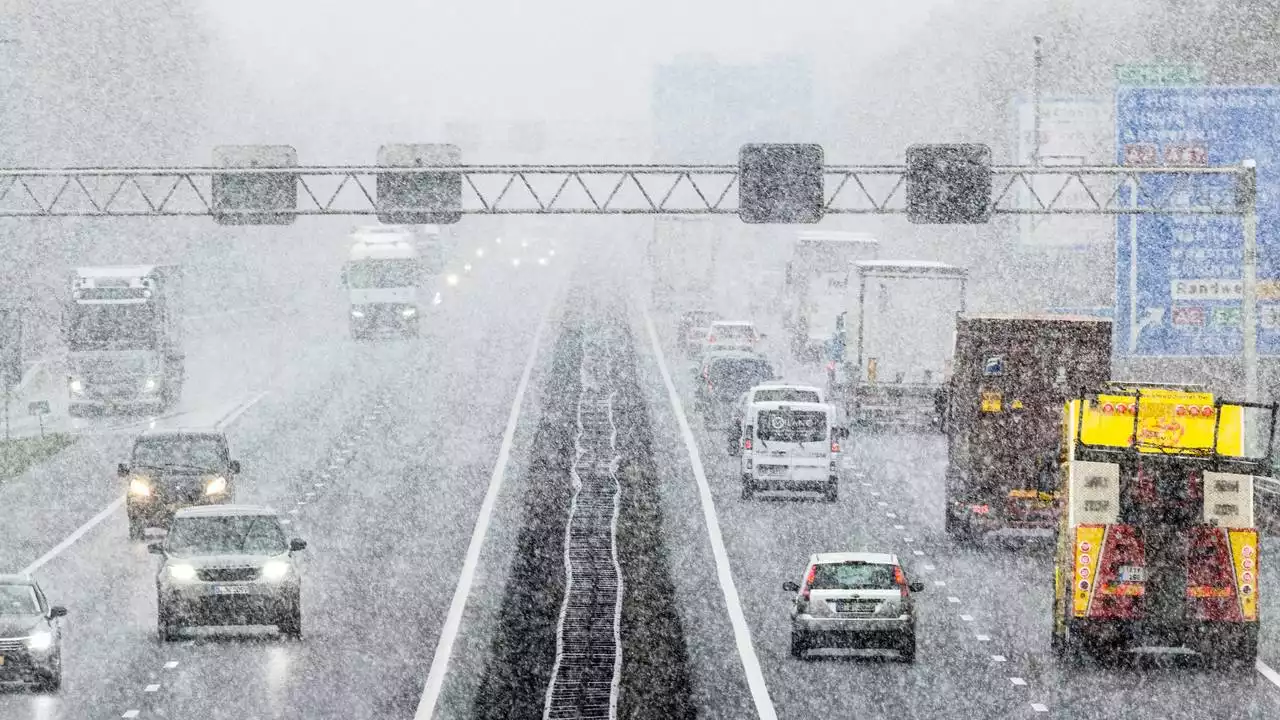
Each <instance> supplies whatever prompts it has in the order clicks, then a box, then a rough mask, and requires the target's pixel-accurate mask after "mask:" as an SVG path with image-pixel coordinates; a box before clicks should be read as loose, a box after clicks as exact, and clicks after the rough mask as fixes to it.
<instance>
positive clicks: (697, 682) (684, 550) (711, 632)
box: [632, 324, 785, 720]
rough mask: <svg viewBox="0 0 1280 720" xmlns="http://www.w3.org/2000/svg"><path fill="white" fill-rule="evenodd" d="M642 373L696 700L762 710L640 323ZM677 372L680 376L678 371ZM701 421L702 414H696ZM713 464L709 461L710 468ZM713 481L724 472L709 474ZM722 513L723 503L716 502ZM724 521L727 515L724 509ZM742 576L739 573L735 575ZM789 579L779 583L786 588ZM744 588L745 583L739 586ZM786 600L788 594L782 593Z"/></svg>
mask: <svg viewBox="0 0 1280 720" xmlns="http://www.w3.org/2000/svg"><path fill="white" fill-rule="evenodd" d="M632 333H633V336H634V338H635V347H636V354H637V361H638V365H639V366H638V368H637V372H639V373H640V378H641V382H640V386H641V388H642V389H643V390H644V391H645V393H646V400H647V401H648V404H649V418H650V421H651V423H652V432H653V439H654V442H653V445H652V449H653V454H654V462H655V463H656V466H657V471H658V474H659V476H660V477H662V478H663V482H662V484H661V487H660V491H661V497H662V519H663V530H664V533H665V534H666V539H665V542H666V548H667V561H668V563H669V567H670V571H671V581H672V583H673V585H674V586H675V592H676V595H677V600H676V602H675V606H676V609H677V610H678V611H679V613H680V621H681V624H682V626H683V629H684V637H685V646H686V648H687V649H688V653H689V662H688V664H689V673H690V677H691V681H692V686H693V688H692V690H693V702H694V704H695V706H696V707H697V708H698V717H700V718H708V719H711V718H725V719H726V720H728V719H733V720H737V719H738V718H747V717H754V716H755V715H756V709H755V705H754V703H753V702H752V698H751V692H750V689H749V688H748V686H747V681H746V675H745V673H744V670H743V664H742V659H741V657H740V656H739V654H738V648H737V645H736V642H735V638H734V633H733V626H732V625H731V624H730V622H729V615H728V608H727V607H726V603H725V600H724V593H723V592H722V591H721V589H720V588H719V586H718V584H717V583H716V580H715V575H716V572H715V569H716V560H715V557H714V555H713V553H712V549H711V542H710V539H709V535H708V528H707V525H706V522H705V520H704V516H703V512H702V501H701V498H700V497H699V492H698V488H697V481H696V479H695V478H694V475H693V470H692V467H691V459H690V457H689V453H688V451H687V449H686V448H685V444H684V440H683V438H682V436H681V433H680V430H679V426H678V421H677V419H676V416H675V410H674V409H673V408H672V406H671V402H670V399H669V398H668V397H667V393H666V389H665V384H664V381H663V379H662V376H661V373H660V372H659V370H658V367H657V360H656V357H655V356H654V354H653V351H652V345H651V344H650V342H649V337H648V333H647V331H646V329H645V328H644V327H643V326H640V327H636V326H635V324H633V326H632ZM663 354H664V358H665V359H666V362H667V365H668V371H669V372H672V373H673V374H674V373H678V372H679V371H680V370H681V368H680V367H679V365H678V363H679V362H680V358H679V357H678V356H673V355H671V354H670V353H669V352H668V351H667V350H666V349H665V348H664V351H663ZM673 379H676V381H677V382H678V379H677V378H673ZM688 420H689V421H690V423H691V424H692V423H694V422H695V421H696V420H697V418H696V417H690V418H688ZM706 470H708V468H704V471H706ZM708 480H709V481H717V480H718V478H715V477H713V476H709V477H708ZM716 507H717V512H720V511H721V510H722V507H721V505H720V503H717V504H716ZM721 522H722V524H723V516H721ZM736 580H737V578H736V575H735V581H736ZM782 582H783V580H779V581H778V582H777V583H775V585H776V586H777V587H778V588H781V583H782ZM738 587H739V588H742V585H741V584H739V585H738ZM777 599H778V600H780V601H781V600H785V598H784V597H782V596H781V595H779V596H778V597H777Z"/></svg>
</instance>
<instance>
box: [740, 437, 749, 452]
mask: <svg viewBox="0 0 1280 720" xmlns="http://www.w3.org/2000/svg"><path fill="white" fill-rule="evenodd" d="M742 449H743V450H750V449H751V438H743V439H742Z"/></svg>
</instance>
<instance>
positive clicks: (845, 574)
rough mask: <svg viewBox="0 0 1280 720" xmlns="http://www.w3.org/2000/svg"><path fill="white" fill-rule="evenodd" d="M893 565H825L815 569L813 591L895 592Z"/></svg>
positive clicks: (860, 563)
mask: <svg viewBox="0 0 1280 720" xmlns="http://www.w3.org/2000/svg"><path fill="white" fill-rule="evenodd" d="M893 570H894V568H893V566H892V565H881V564H878V563H863V562H847V563H823V564H821V565H817V566H815V568H814V573H813V582H811V583H809V589H811V590H894V589H896V588H897V587H898V585H897V583H895V582H894V577H893V576H894V572H893Z"/></svg>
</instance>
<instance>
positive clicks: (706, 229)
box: [647, 216, 720, 309]
mask: <svg viewBox="0 0 1280 720" xmlns="http://www.w3.org/2000/svg"><path fill="white" fill-rule="evenodd" d="M719 232H720V231H719V226H718V225H717V223H716V219H715V218H713V217H695V216H688V217H686V216H660V217H657V218H654V223H653V237H652V238H650V241H649V247H648V253H647V254H648V259H649V269H650V273H651V287H652V298H653V304H654V306H655V307H658V308H664V309H667V308H677V307H679V308H680V309H688V308H691V307H693V306H702V305H705V304H706V303H707V302H708V301H709V300H710V299H711V298H710V293H711V291H712V289H713V285H714V278H715V270H716V250H717V246H718V245H719V239H720V235H719ZM685 306H688V308H686V307H685Z"/></svg>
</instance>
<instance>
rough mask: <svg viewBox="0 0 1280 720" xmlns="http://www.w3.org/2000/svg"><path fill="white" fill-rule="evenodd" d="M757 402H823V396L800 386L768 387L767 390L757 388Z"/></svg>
mask: <svg viewBox="0 0 1280 720" xmlns="http://www.w3.org/2000/svg"><path fill="white" fill-rule="evenodd" d="M755 401H756V402H811V403H816V402H822V398H820V397H819V396H818V393H816V392H814V391H812V390H800V389H798V388H768V389H765V390H757V391H756V394H755Z"/></svg>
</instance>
